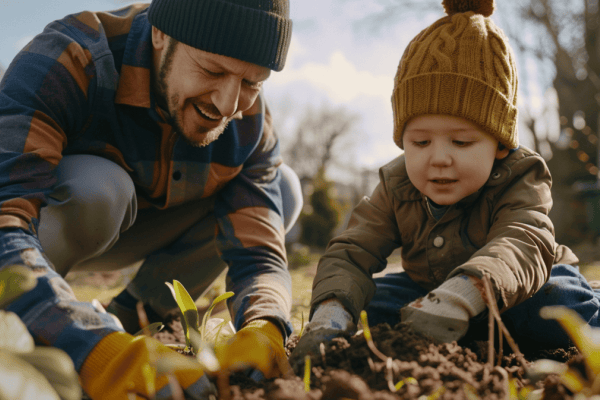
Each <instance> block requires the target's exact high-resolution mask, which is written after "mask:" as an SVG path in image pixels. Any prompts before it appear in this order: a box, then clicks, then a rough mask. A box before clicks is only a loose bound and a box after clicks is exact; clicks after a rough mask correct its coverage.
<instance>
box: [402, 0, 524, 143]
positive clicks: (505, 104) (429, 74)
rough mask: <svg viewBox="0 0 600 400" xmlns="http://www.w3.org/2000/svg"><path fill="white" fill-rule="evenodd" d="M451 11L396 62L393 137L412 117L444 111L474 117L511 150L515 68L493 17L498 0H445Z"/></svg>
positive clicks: (514, 139) (514, 121)
mask: <svg viewBox="0 0 600 400" xmlns="http://www.w3.org/2000/svg"><path fill="white" fill-rule="evenodd" d="M442 4H443V6H444V9H445V11H446V14H448V15H447V16H446V17H443V18H441V19H439V20H437V21H436V22H434V23H433V24H432V25H431V26H429V27H428V28H426V29H424V30H423V31H421V33H419V34H418V35H417V36H416V37H415V38H414V39H413V40H412V41H411V42H410V44H409V45H408V47H407V48H406V50H405V51H404V54H403V55H402V58H401V59H400V65H398V72H397V73H396V78H395V79H394V92H393V93H392V107H393V111H394V142H396V144H397V145H398V146H399V147H400V148H403V145H402V132H403V131H404V127H405V125H406V123H407V122H408V120H409V119H411V118H412V117H415V116H418V115H423V114H446V115H452V116H456V117H462V118H465V119H468V120H469V121H472V122H474V123H476V124H478V125H479V126H481V128H483V129H484V130H485V131H486V132H487V133H489V134H490V135H492V136H493V137H495V138H496V139H498V141H499V142H500V143H502V144H503V145H504V146H506V147H507V148H509V149H514V148H516V147H517V146H518V138H517V68H516V66H515V61H514V55H513V53H512V50H511V48H510V46H509V44H508V39H507V37H506V36H505V35H504V33H503V32H502V30H501V29H500V28H498V27H497V26H496V25H495V24H494V23H493V22H492V20H491V19H490V18H488V17H489V16H490V15H491V14H492V13H493V11H494V5H495V4H494V0H443V1H442Z"/></svg>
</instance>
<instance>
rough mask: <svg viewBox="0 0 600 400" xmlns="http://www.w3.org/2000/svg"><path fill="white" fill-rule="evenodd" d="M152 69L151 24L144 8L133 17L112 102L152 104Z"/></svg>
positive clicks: (150, 105) (144, 105)
mask: <svg viewBox="0 0 600 400" xmlns="http://www.w3.org/2000/svg"><path fill="white" fill-rule="evenodd" d="M151 71H152V25H150V22H148V17H147V12H146V11H145V12H142V13H140V14H139V15H137V16H136V17H135V18H134V20H133V22H132V24H131V30H130V31H129V34H128V36H127V42H126V45H125V52H124V54H123V62H122V65H121V72H120V77H119V84H118V87H117V93H116V96H115V103H118V104H125V105H129V106H134V107H143V108H153V105H154V99H153V96H152V94H151V91H150V87H151V86H150V81H151Z"/></svg>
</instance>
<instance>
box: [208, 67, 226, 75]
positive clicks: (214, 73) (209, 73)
mask: <svg viewBox="0 0 600 400" xmlns="http://www.w3.org/2000/svg"><path fill="white" fill-rule="evenodd" d="M204 72H206V73H207V74H208V75H210V76H221V75H222V73H220V72H215V71H211V70H209V69H206V68H204Z"/></svg>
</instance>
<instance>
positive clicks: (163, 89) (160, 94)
mask: <svg viewBox="0 0 600 400" xmlns="http://www.w3.org/2000/svg"><path fill="white" fill-rule="evenodd" d="M178 45H179V42H178V41H176V40H175V39H170V40H169V43H168V45H167V49H166V50H165V57H164V60H163V62H162V64H161V65H160V67H159V71H158V74H157V75H156V79H155V82H156V84H155V85H154V91H155V93H156V95H157V98H158V101H159V105H160V106H161V107H162V108H163V109H165V111H167V113H168V115H167V123H168V124H169V125H171V126H172V127H173V129H174V130H175V131H176V132H177V133H178V134H179V136H181V137H182V138H183V140H185V141H186V142H187V143H188V144H189V145H191V146H194V147H205V146H208V145H209V144H211V143H212V142H214V141H215V140H217V139H218V138H219V136H221V134H222V133H223V132H224V131H225V128H227V125H228V124H229V121H231V119H232V118H228V119H227V120H225V121H222V122H221V123H220V124H219V125H218V126H216V127H214V128H212V129H208V128H204V127H199V129H198V130H197V131H196V132H194V133H195V134H199V135H204V137H203V139H202V140H200V141H198V140H194V139H192V137H191V136H192V135H188V134H186V132H185V130H184V129H183V123H182V122H183V121H182V117H181V113H180V112H179V111H178V110H177V105H178V104H179V95H178V94H176V93H175V94H172V95H171V96H170V97H169V96H168V95H167V93H168V84H167V77H168V75H169V74H170V73H171V68H172V65H173V58H174V55H175V50H176V48H177V46H178ZM204 107H206V108H209V109H210V110H209V111H210V113H211V114H212V115H217V114H218V115H220V114H221V113H220V112H219V110H218V109H217V108H216V107H215V106H214V105H213V104H204Z"/></svg>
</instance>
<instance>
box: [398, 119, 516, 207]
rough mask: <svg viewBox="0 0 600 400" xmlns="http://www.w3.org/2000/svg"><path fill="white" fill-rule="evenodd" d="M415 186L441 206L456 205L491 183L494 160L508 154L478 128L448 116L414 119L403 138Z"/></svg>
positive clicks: (409, 169)
mask: <svg viewBox="0 0 600 400" xmlns="http://www.w3.org/2000/svg"><path fill="white" fill-rule="evenodd" d="M402 140H403V144H404V153H405V157H406V170H407V172H408V177H409V179H410V181H411V182H412V184H413V185H415V187H416V188H417V189H418V190H419V191H420V192H421V193H423V194H424V195H425V196H427V197H428V198H430V199H431V200H433V201H434V202H435V203H437V204H440V205H450V204H454V203H456V202H458V201H460V200H462V199H463V198H465V197H467V196H468V195H470V194H472V193H475V192H476V191H478V190H479V189H480V188H481V187H482V186H483V185H484V184H485V183H486V182H487V180H488V178H489V176H490V173H491V171H492V167H493V164H494V160H495V159H496V158H498V159H501V158H504V157H506V156H507V155H508V150H507V149H503V150H499V149H498V141H497V140H496V139H494V138H493V137H492V136H491V135H489V134H487V133H486V132H485V131H483V130H482V129H481V128H480V127H479V126H478V125H476V124H474V123H472V122H470V121H468V120H466V119H464V118H459V117H453V116H449V115H421V116H418V117H415V118H413V119H411V120H410V121H409V122H408V123H407V124H406V127H405V129H404V135H403V137H402Z"/></svg>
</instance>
